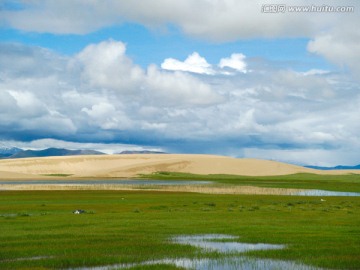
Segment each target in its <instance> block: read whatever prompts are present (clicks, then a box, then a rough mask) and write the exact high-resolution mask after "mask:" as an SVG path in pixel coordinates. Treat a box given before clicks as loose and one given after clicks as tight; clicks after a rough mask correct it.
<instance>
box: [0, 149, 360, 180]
mask: <svg viewBox="0 0 360 270" xmlns="http://www.w3.org/2000/svg"><path fill="white" fill-rule="evenodd" d="M157 171H170V172H188V173H195V174H236V175H250V176H262V175H286V174H294V173H317V174H346V173H360V170H353V171H320V170H314V169H309V168H304V167H300V166H295V165H290V164H286V163H281V162H275V161H268V160H258V159H237V158H230V157H224V156H213V155H186V154H183V155H180V154H129V155H107V156H67V157H45V158H26V159H6V160H0V179H31V178H32V179H34V178H36V179H38V178H39V177H40V176H41V177H42V178H44V177H45V176H44V175H49V174H71V175H72V177H96V178H106V177H119V178H120V177H136V176H137V175H138V174H144V173H152V172H157Z"/></svg>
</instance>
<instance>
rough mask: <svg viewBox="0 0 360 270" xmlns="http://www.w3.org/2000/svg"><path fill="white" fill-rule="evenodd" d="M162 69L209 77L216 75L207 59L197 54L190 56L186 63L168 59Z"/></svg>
mask: <svg viewBox="0 0 360 270" xmlns="http://www.w3.org/2000/svg"><path fill="white" fill-rule="evenodd" d="M161 68H162V69H166V70H178V71H189V72H194V73H199V74H207V75H211V74H214V73H215V72H214V70H213V69H212V67H211V65H210V64H209V63H208V62H207V61H206V59H205V58H204V57H201V56H200V55H199V54H198V53H197V52H193V53H192V54H190V55H189V56H188V57H187V58H186V59H185V61H184V62H182V61H179V60H177V59H174V58H167V59H165V60H164V62H163V63H162V64H161Z"/></svg>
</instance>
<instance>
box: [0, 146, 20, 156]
mask: <svg viewBox="0 0 360 270" xmlns="http://www.w3.org/2000/svg"><path fill="white" fill-rule="evenodd" d="M21 151H23V150H22V149H20V148H17V147H7V146H4V145H0V158H6V157H10V156H12V155H14V154H16V153H19V152H21Z"/></svg>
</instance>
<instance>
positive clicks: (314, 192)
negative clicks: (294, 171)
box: [292, 189, 360, 197]
mask: <svg viewBox="0 0 360 270" xmlns="http://www.w3.org/2000/svg"><path fill="white" fill-rule="evenodd" d="M292 195H295V196H339V197H340V196H345V197H359V196H360V193H359V192H343V191H328V190H319V189H310V190H302V191H299V192H295V193H293V194H292Z"/></svg>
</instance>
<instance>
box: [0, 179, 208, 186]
mask: <svg viewBox="0 0 360 270" xmlns="http://www.w3.org/2000/svg"><path fill="white" fill-rule="evenodd" d="M210 183H212V182H210V181H180V180H174V181H167V180H131V179H125V180H107V179H106V180H99V179H98V180H70V179H69V180H22V181H17V180H16V181H0V185H135V186H141V185H144V186H145V185H149V186H183V185H207V184H210Z"/></svg>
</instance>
